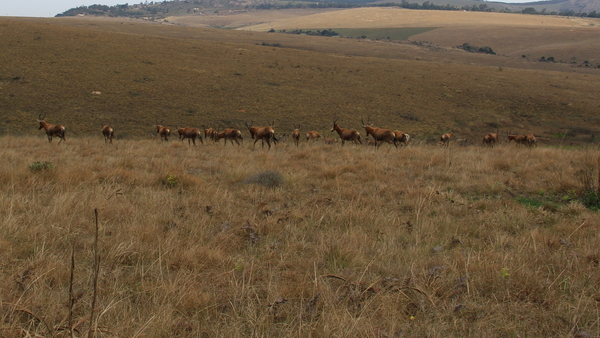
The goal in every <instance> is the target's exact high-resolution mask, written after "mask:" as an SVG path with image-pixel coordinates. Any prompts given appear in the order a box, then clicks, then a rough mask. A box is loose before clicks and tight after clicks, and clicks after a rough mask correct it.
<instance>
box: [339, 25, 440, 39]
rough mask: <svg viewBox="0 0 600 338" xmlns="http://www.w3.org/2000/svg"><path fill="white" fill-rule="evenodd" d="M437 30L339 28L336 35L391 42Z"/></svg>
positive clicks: (431, 28)
mask: <svg viewBox="0 0 600 338" xmlns="http://www.w3.org/2000/svg"><path fill="white" fill-rule="evenodd" d="M434 29H436V28H435V27H416V28H371V29H366V28H362V29H361V28H337V29H336V30H335V32H336V33H339V34H340V35H341V36H343V37H351V38H360V37H366V38H367V39H374V40H379V39H391V40H408V39H409V38H410V37H411V36H413V35H417V34H421V33H425V32H428V31H430V30H434Z"/></svg>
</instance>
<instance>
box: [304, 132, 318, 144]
mask: <svg viewBox="0 0 600 338" xmlns="http://www.w3.org/2000/svg"><path fill="white" fill-rule="evenodd" d="M320 138H321V134H319V133H317V132H316V131H309V132H307V133H306V142H310V141H316V140H318V139H320Z"/></svg>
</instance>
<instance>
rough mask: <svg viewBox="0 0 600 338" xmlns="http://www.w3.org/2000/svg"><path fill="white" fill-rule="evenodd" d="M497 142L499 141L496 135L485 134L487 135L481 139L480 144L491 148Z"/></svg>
mask: <svg viewBox="0 0 600 338" xmlns="http://www.w3.org/2000/svg"><path fill="white" fill-rule="evenodd" d="M499 141H500V140H499V138H498V133H487V134H485V136H484V137H483V140H482V141H481V142H482V143H483V145H484V146H490V147H493V146H494V145H495V144H496V143H498V142H499Z"/></svg>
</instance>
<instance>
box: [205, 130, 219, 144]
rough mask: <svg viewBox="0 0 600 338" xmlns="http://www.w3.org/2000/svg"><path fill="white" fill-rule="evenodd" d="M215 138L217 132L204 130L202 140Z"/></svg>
mask: <svg viewBox="0 0 600 338" xmlns="http://www.w3.org/2000/svg"><path fill="white" fill-rule="evenodd" d="M216 136H217V131H216V130H214V129H213V128H208V129H206V128H204V138H205V139H206V140H207V141H208V140H213V141H214V140H215V137H216Z"/></svg>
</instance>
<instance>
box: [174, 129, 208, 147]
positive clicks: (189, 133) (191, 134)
mask: <svg viewBox="0 0 600 338" xmlns="http://www.w3.org/2000/svg"><path fill="white" fill-rule="evenodd" d="M177 133H179V139H180V140H181V142H183V140H185V139H186V138H187V139H188V145H191V144H190V140H192V142H193V143H194V145H196V138H198V139H199V140H200V142H201V143H202V144H204V141H202V135H201V134H200V130H198V129H197V128H190V127H186V128H177Z"/></svg>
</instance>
